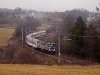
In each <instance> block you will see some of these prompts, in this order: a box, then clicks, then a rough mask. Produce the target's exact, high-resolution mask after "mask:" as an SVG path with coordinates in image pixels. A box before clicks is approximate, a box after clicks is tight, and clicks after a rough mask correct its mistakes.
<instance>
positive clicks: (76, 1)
mask: <svg viewBox="0 0 100 75" xmlns="http://www.w3.org/2000/svg"><path fill="white" fill-rule="evenodd" d="M99 3H100V0H0V8H11V9H14V8H16V7H21V8H26V9H34V10H41V11H55V10H57V11H66V10H71V9H74V8H85V9H88V10H90V11H95V8H96V6H99Z"/></svg>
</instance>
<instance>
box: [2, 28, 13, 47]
mask: <svg viewBox="0 0 100 75" xmlns="http://www.w3.org/2000/svg"><path fill="white" fill-rule="evenodd" d="M13 33H14V29H12V28H0V46H5V45H7V44H8V40H9V38H10V37H12V35H13Z"/></svg>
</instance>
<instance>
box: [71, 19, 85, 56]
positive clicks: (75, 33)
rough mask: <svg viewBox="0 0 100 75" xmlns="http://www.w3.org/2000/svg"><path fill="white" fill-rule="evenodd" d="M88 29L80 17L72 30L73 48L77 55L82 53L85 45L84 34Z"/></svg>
mask: <svg viewBox="0 0 100 75" xmlns="http://www.w3.org/2000/svg"><path fill="white" fill-rule="evenodd" d="M85 30H86V24H85V22H84V21H83V19H82V17H78V18H77V20H76V23H75V26H74V27H72V29H71V30H70V33H71V48H72V51H71V52H72V53H73V54H75V55H79V54H80V52H81V51H80V50H81V49H82V48H83V47H84V37H82V36H84V35H85Z"/></svg>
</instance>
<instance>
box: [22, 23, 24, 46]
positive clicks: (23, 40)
mask: <svg viewBox="0 0 100 75" xmlns="http://www.w3.org/2000/svg"><path fill="white" fill-rule="evenodd" d="M23 33H24V32H23V25H22V47H23V43H24V38H23V37H24V35H23Z"/></svg>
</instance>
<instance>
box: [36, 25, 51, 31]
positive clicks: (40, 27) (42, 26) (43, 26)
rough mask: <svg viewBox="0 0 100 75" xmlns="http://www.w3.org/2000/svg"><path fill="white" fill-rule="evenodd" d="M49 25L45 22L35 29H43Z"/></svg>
mask: <svg viewBox="0 0 100 75" xmlns="http://www.w3.org/2000/svg"><path fill="white" fill-rule="evenodd" d="M50 27H51V25H47V24H42V25H41V26H39V27H37V30H45V29H48V28H50Z"/></svg>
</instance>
